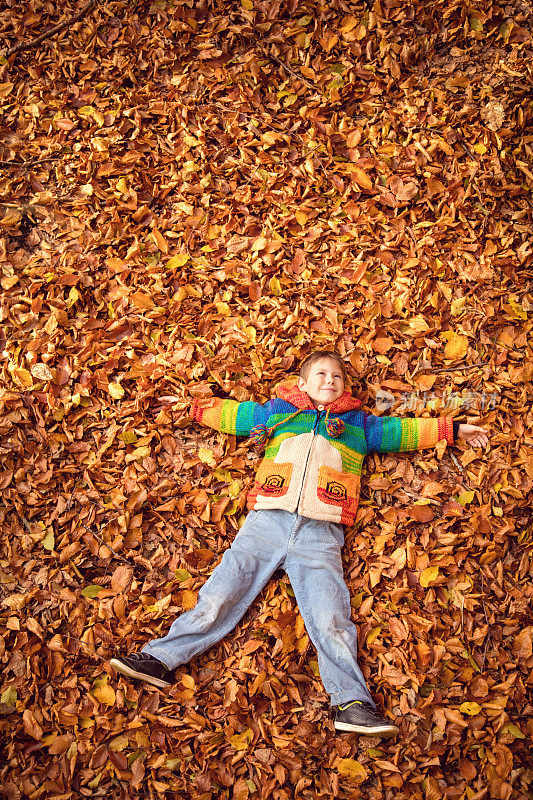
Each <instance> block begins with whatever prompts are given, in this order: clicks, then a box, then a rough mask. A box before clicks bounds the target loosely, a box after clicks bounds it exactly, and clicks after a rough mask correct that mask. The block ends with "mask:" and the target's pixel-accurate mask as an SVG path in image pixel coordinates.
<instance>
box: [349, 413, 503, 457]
mask: <svg viewBox="0 0 533 800" xmlns="http://www.w3.org/2000/svg"><path fill="white" fill-rule="evenodd" d="M365 437H366V442H367V445H368V449H369V451H374V452H377V453H400V452H403V451H406V450H422V449H423V448H425V447H434V446H435V445H436V444H437V442H439V441H441V440H442V439H446V441H447V443H448V444H450V445H451V444H454V443H455V440H456V439H457V438H458V437H461V438H464V439H465V440H466V441H467V442H468V444H470V445H472V446H473V447H485V445H486V444H487V443H488V441H489V437H488V435H487V432H486V431H485V429H484V428H481V427H479V426H478V425H468V424H465V423H462V422H455V420H453V419H452V418H451V417H437V418H436V419H429V418H427V417H418V418H416V417H375V416H373V415H371V414H368V416H367V417H366V419H365Z"/></svg>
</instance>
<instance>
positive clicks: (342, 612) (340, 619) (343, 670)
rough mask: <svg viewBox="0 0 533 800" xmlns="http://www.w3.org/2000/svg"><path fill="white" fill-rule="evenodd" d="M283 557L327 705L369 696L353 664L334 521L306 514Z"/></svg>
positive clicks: (346, 593)
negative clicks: (316, 660)
mask: <svg viewBox="0 0 533 800" xmlns="http://www.w3.org/2000/svg"><path fill="white" fill-rule="evenodd" d="M306 522H307V524H306V525H305V526H302V529H301V530H300V532H299V533H300V535H299V537H298V539H297V541H296V542H295V543H294V545H293V547H292V548H291V550H290V553H289V555H288V557H287V559H286V561H285V571H286V572H287V575H288V576H289V580H290V582H291V585H292V588H293V591H294V595H295V597H296V602H297V603H298V607H299V609H300V613H301V615H302V617H303V620H304V623H305V627H306V630H307V633H308V634H309V638H310V639H311V641H312V642H313V644H314V646H315V647H316V650H317V653H318V667H319V670H320V677H321V678H322V682H323V684H324V688H325V690H326V692H327V693H328V694H329V695H330V696H331V704H332V705H334V706H338V705H340V704H341V703H347V702H349V701H350V700H362V701H363V702H366V703H371V705H372V706H374V707H375V704H374V701H373V700H372V697H371V695H370V692H369V691H368V688H367V686H366V683H365V679H364V676H363V673H362V672H361V669H360V667H359V664H358V663H357V630H356V627H355V625H354V623H353V622H352V620H351V606H350V593H349V591H348V587H347V586H346V583H345V581H344V576H343V568H342V559H341V544H342V542H343V533H342V528H341V526H340V525H336V524H334V523H328V522H322V521H320V520H312V519H307V521H306Z"/></svg>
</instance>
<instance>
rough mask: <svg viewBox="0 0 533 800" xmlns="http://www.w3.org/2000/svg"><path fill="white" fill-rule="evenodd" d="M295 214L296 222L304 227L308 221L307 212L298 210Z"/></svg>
mask: <svg viewBox="0 0 533 800" xmlns="http://www.w3.org/2000/svg"><path fill="white" fill-rule="evenodd" d="M294 216H295V217H296V222H297V223H298V224H299V225H301V226H302V228H303V226H304V225H305V223H306V222H307V214H306V213H305V211H297V212H296V214H295V215H294Z"/></svg>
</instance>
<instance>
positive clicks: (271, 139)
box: [261, 131, 281, 145]
mask: <svg viewBox="0 0 533 800" xmlns="http://www.w3.org/2000/svg"><path fill="white" fill-rule="evenodd" d="M278 139H281V134H280V133H278V132H277V131H267V132H266V133H262V134H261V141H262V142H264V143H265V144H268V145H272V144H276V142H277V141H278Z"/></svg>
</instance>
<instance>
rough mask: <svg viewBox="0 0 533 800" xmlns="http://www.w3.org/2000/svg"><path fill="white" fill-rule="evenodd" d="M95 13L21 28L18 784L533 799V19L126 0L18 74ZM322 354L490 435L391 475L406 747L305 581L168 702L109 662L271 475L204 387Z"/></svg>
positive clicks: (16, 226) (386, 541) (372, 485)
mask: <svg viewBox="0 0 533 800" xmlns="http://www.w3.org/2000/svg"><path fill="white" fill-rule="evenodd" d="M82 8H83V4H82V3H77V2H75V1H74V0H71V1H70V2H69V3H61V4H58V3H52V2H50V1H49V0H28V2H20V3H17V2H15V0H7V2H6V3H4V4H3V6H2V9H3V10H2V11H0V30H1V31H2V37H3V42H2V47H3V48H4V56H3V57H1V58H0V97H1V99H2V107H1V112H0V114H1V124H0V175H1V198H0V201H1V202H0V267H1V278H0V283H1V286H2V295H1V300H2V303H1V311H0V313H1V317H0V319H1V320H2V324H1V329H0V345H1V346H0V353H1V360H0V369H1V385H0V453H1V463H0V487H1V489H2V498H1V504H0V521H1V530H2V537H1V542H0V660H1V664H2V672H1V680H0V740H1V741H2V747H3V754H2V759H1V761H0V786H1V787H2V789H1V791H3V793H4V796H5V797H6V798H9V800H19V798H30V799H31V800H38V799H39V798H43V799H44V798H47V799H50V800H51V799H52V798H57V800H67V798H79V797H106V798H148V797H149V798H166V799H167V800H173V799H174V798H191V799H192V798H194V799H195V800H211V798H213V800H214V799H215V798H227V799H228V800H230V799H231V798H233V799H234V800H247V799H248V798H249V799H250V800H259V798H261V799H262V800H266V798H274V799H275V800H288V799H289V798H291V800H292V798H295V797H297V798H309V799H311V798H321V797H323V798H331V797H335V798H342V799H344V798H346V799H347V798H359V797H362V798H369V800H382V798H387V800H388V799H389V798H390V799H391V800H392V798H395V800H407V799H408V798H409V800H411V798H416V800H441V798H447V799H448V800H482V798H495V799H496V800H519V798H526V797H531V794H530V793H529V794H528V791H529V792H530V788H529V789H528V787H531V784H532V783H533V760H532V757H531V740H532V738H533V700H532V684H533V677H532V676H533V656H532V631H533V629H532V618H531V596H532V576H533V574H532V560H531V554H532V516H531V499H532V487H533V434H532V422H533V411H532V405H533V390H532V378H533V366H532V364H533V346H532V339H531V330H532V327H533V326H532V311H533V266H532V262H533V259H532V233H533V226H532V218H531V189H532V187H533V172H532V170H533V167H532V164H531V154H532V151H533V135H532V131H533V127H532V119H533V105H532V67H531V65H532V63H533V60H532V56H533V47H532V40H531V30H530V23H531V18H532V6H531V3H530V2H526V0H511V1H510V2H508V3H503V2H491V0H465V1H464V2H458V0H447V2H444V1H443V0H426V2H422V0H414V2H413V3H412V4H410V3H404V2H401V0H383V2H375V3H373V4H372V3H363V2H359V3H357V2H349V3H348V2H341V1H340V0H323V1H322V2H320V1H318V0H317V1H316V2H296V0H288V1H287V2H282V0H264V2H259V0H242V2H236V1H233V2H223V1H222V0H198V1H195V0H156V1H155V2H153V3H148V2H143V0H139V1H138V2H134V1H133V0H132V1H131V2H123V1H122V0H100V1H99V2H98V3H96V4H94V5H93V6H92V7H91V8H89V9H88V10H87V11H86V13H85V14H84V15H83V16H82V17H81V18H80V19H79V20H77V21H75V22H73V23H72V24H69V25H68V26H67V27H65V28H64V29H63V30H61V31H60V32H58V33H56V34H54V35H52V36H50V37H49V38H48V39H45V40H44V41H43V42H41V43H40V44H38V45H36V46H33V47H30V48H28V49H25V50H24V49H23V50H21V51H19V52H18V53H13V54H11V55H9V54H8V51H9V48H12V47H14V46H15V45H17V44H19V43H21V42H28V43H29V42H30V41H31V40H33V39H35V38H36V37H37V36H39V35H40V34H42V33H43V32H45V31H47V30H48V29H49V28H51V27H53V26H54V25H56V24H57V23H58V22H61V21H62V20H64V19H67V18H69V17H71V16H73V15H75V14H77V13H78V12H79V11H81V10H82ZM321 346H335V347H337V348H338V349H339V350H340V351H341V353H342V354H343V355H344V356H345V359H346V362H347V364H348V365H349V369H350V371H351V376H352V379H353V386H354V391H355V392H356V394H357V395H358V396H359V397H361V398H362V400H363V402H364V407H365V409H366V410H367V411H369V412H371V413H381V412H380V411H379V410H378V409H377V408H376V398H377V397H379V396H381V395H383V393H386V396H387V397H389V399H390V403H391V404H392V405H391V408H390V413H396V414H415V415H418V416H420V415H421V414H425V415H432V416H434V415H439V414H448V415H452V416H454V418H455V419H458V420H461V421H467V420H468V421H471V422H474V423H478V424H483V425H485V426H486V427H487V428H489V429H490V435H491V440H490V446H489V447H488V448H487V449H486V450H485V451H484V452H482V451H481V450H479V449H471V448H469V447H468V446H467V445H466V444H465V443H464V442H462V443H460V444H459V445H458V446H456V447H454V448H448V449H446V450H445V451H443V450H442V449H439V448H437V449H436V450H432V451H422V452H414V453H410V454H404V455H396V454H393V455H384V456H372V457H370V458H368V459H367V462H366V469H365V474H364V488H363V494H362V502H361V506H360V511H359V516H358V520H357V523H356V525H355V526H354V528H353V529H351V530H350V531H348V532H347V544H346V547H345V550H344V556H345V574H346V579H347V582H348V585H349V587H350V592H351V596H352V605H353V618H354V621H355V623H356V624H357V626H358V630H359V635H360V645H361V652H360V663H361V665H362V667H363V670H364V672H365V675H366V676H367V677H368V682H369V685H370V687H371V690H372V692H373V695H374V696H375V698H376V700H377V702H378V705H379V706H380V708H382V709H384V710H386V713H388V714H389V715H398V716H400V717H401V723H400V727H401V734H400V736H399V737H398V738H397V739H393V740H389V741H385V740H379V739H371V738H368V737H366V738H365V737H358V736H354V735H350V734H341V735H335V733H334V730H333V724H332V721H331V714H330V711H329V708H328V698H327V696H326V694H325V692H324V690H323V688H322V684H321V682H320V680H319V678H318V672H317V662H316V653H315V651H314V649H313V647H312V646H311V645H310V643H309V640H308V637H307V634H306V632H305V629H304V627H303V623H302V620H301V617H300V615H299V613H298V609H297V606H296V604H295V600H294V596H293V593H292V590H291V588H290V584H289V583H288V581H287V579H286V577H285V576H284V575H283V574H282V573H280V574H277V575H275V576H274V579H273V580H272V581H271V582H270V583H269V584H268V586H267V587H266V589H265V590H264V591H263V592H262V594H261V595H260V596H259V598H258V599H257V601H256V603H255V604H254V605H253V607H252V608H251V610H250V611H249V613H248V614H247V615H246V616H245V617H244V619H243V621H242V622H241V623H240V624H239V625H238V626H237V628H236V630H235V631H234V633H233V634H231V635H230V636H228V637H227V638H226V639H225V640H224V641H223V642H222V643H220V644H219V645H218V646H216V647H213V648H212V649H211V650H209V651H208V652H207V653H205V654H204V655H203V656H201V657H198V658H196V659H195V660H194V661H193V662H192V663H191V664H189V665H184V666H182V667H180V668H179V669H178V673H177V676H176V680H177V682H176V684H175V685H174V686H173V687H172V688H171V690H170V691H168V692H167V693H160V692H159V691H157V690H155V689H151V688H148V687H144V686H142V685H141V684H135V683H133V682H127V681H125V680H124V679H122V678H118V677H117V676H116V675H114V674H112V673H111V671H110V668H109V659H110V658H111V656H112V655H113V654H116V653H126V652H130V651H132V650H137V649H139V647H140V646H141V645H142V644H144V643H145V642H146V641H147V640H148V639H149V638H153V637H154V636H158V635H161V634H163V633H164V632H165V631H166V630H167V629H168V626H169V624H170V622H171V620H172V619H173V618H174V617H175V616H176V615H177V614H178V613H180V612H181V611H182V610H184V609H188V608H191V607H192V606H194V604H195V600H196V595H197V592H198V589H199V587H200V586H201V585H202V584H203V583H204V581H205V580H206V578H207V576H208V575H209V573H210V572H211V571H212V569H213V567H214V566H215V565H216V564H217V563H218V560H219V559H220V557H221V554H222V553H223V551H224V550H225V548H226V547H227V546H228V543H229V542H230V541H231V540H232V538H233V536H234V534H235V532H236V530H237V529H238V527H239V525H240V524H242V520H243V515H244V513H245V512H244V498H245V493H246V489H247V487H248V486H249V485H250V481H251V479H252V476H253V470H254V465H255V464H256V463H257V455H256V454H255V453H254V452H253V450H251V449H250V448H249V447H248V446H246V445H244V444H243V443H242V442H241V441H236V440H235V438H234V437H227V436H222V435H218V434H215V433H213V432H210V431H206V430H205V429H200V428H199V427H198V426H195V425H191V424H188V408H189V405H190V402H191V399H192V398H194V397H196V398H205V397H208V396H209V395H211V394H215V395H218V396H231V397H234V398H236V399H238V400H244V399H254V400H257V401H260V402H265V401H266V400H267V399H268V398H269V397H270V390H271V386H272V385H273V384H275V383H276V382H277V381H279V380H280V379H281V378H282V377H283V376H285V375H286V374H287V373H290V372H291V370H294V368H295V366H296V364H297V362H298V360H299V359H300V358H301V357H302V356H303V355H305V354H306V353H307V352H309V350H310V349H311V348H313V347H321ZM406 398H408V403H406ZM402 404H403V405H402ZM387 413H389V412H387Z"/></svg>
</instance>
